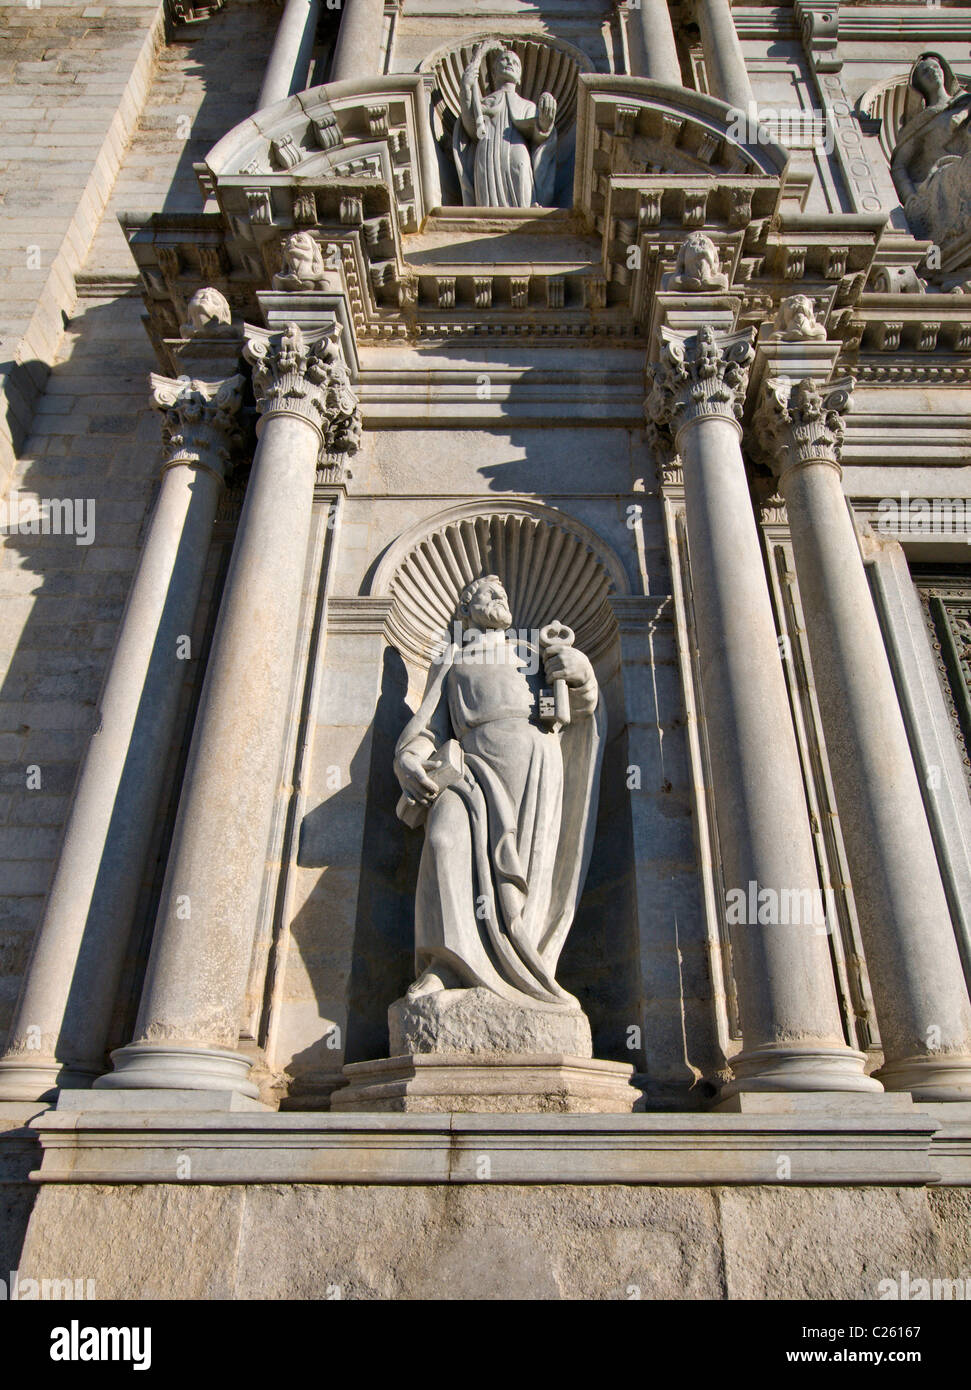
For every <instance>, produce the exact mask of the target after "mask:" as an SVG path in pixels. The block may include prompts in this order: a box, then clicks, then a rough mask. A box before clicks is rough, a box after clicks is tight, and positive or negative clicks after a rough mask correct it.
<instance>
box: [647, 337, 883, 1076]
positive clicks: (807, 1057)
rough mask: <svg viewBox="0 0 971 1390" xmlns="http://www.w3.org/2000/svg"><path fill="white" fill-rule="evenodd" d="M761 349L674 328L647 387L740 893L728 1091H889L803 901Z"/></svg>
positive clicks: (722, 838)
mask: <svg viewBox="0 0 971 1390" xmlns="http://www.w3.org/2000/svg"><path fill="white" fill-rule="evenodd" d="M751 357H752V348H751V344H750V342H749V336H748V334H734V335H731V336H728V337H724V338H721V337H717V336H716V335H715V333H714V332H713V330H712V329H710V328H705V329H702V330H701V331H700V332H699V333H698V334H697V335H696V336H694V337H691V338H688V339H686V340H685V339H682V338H680V337H679V336H677V335H675V334H673V333H671V332H670V331H668V330H664V343H663V346H662V352H661V360H660V362H658V363H657V364H656V365H655V366H654V367H653V368H652V376H653V384H652V389H651V392H650V395H649V397H648V401H647V413H648V419H649V420H650V421H653V423H654V424H655V426H659V427H660V428H661V430H662V431H663V432H664V433H665V434H667V435H668V438H669V439H670V438H671V437H672V436H673V441H674V444H675V447H676V448H677V450H678V452H679V453H680V455H681V458H682V462H683V467H684V489H685V520H686V525H687V532H688V551H689V561H690V567H691V585H692V589H693V593H694V606H695V612H696V615H697V628H698V633H697V636H698V653H699V657H700V669H701V682H702V690H703V695H704V714H705V725H706V728H707V735H708V745H709V748H710V751H711V763H712V781H713V784H714V785H713V790H714V801H715V817H716V822H717V826H718V840H719V848H720V852H721V861H722V870H723V875H724V882H725V888H726V891H727V893H728V895H729V903H730V904H732V905H733V911H731V912H729V913H728V914H727V920H728V921H729V923H730V924H731V938H732V961H733V965H734V969H735V977H736V982H737V986H738V999H739V1013H740V1015H741V1023H742V1035H743V1050H742V1052H741V1053H740V1054H739V1055H738V1056H737V1057H735V1058H734V1059H733V1061H732V1067H733V1069H734V1072H735V1080H734V1081H733V1082H732V1083H731V1084H730V1085H729V1086H728V1087H727V1088H726V1090H725V1092H724V1094H725V1095H726V1096H729V1095H732V1094H734V1093H736V1092H740V1091H789V1090H794V1091H863V1090H873V1091H878V1090H879V1089H880V1087H879V1084H878V1083H877V1082H875V1081H871V1080H870V1079H869V1078H867V1077H866V1076H864V1074H863V1063H864V1057H863V1054H862V1053H860V1052H854V1051H851V1050H850V1048H848V1047H847V1046H846V1044H845V1042H844V1039H843V1028H842V1022H841V1018H840V1013H839V1007H838V1004H837V998H836V986H835V983H834V980H833V972H832V966H831V963H830V956H829V946H828V942H827V938H826V931H825V926H824V925H823V923H822V920H821V914H820V913H819V912H818V910H817V911H812V910H805V909H803V908H800V909H799V910H795V911H794V910H793V907H794V905H797V904H804V905H808V904H813V906H815V905H816V904H817V903H818V899H819V888H818V878H817V873H816V863H815V858H814V854H813V845H812V839H811V835H810V829H809V819H808V814H807V811H806V802H805V798H804V795H803V787H802V772H801V769H800V764H799V756H798V753H797V750H796V741H795V735H794V733H793V729H792V722H791V716H790V711H789V702H788V698H787V694H786V687H785V680H784V676H783V671H782V664H781V662H780V659H779V648H778V642H777V636H776V631H775V624H774V621H773V617H772V609H771V604H770V601H769V592H768V587H767V583H766V578H765V571H764V569H763V565H762V557H761V553H760V549H759V540H758V533H757V531H756V525H755V517H754V515H753V511H752V504H751V500H750V497H749V489H748V484H747V480H746V476H745V466H744V463H743V461H742V453H741V448H740V438H741V425H740V424H739V420H738V417H739V414H740V412H741V393H742V392H743V390H744V387H745V381H746V376H747V371H748V363H749V361H750V359H751ZM740 902H741V903H742V904H744V908H743V910H742V911H741V912H740V911H739V910H738V904H739V903H740ZM773 905H774V906H773ZM793 917H795V918H796V920H795V921H793ZM807 919H808V920H807Z"/></svg>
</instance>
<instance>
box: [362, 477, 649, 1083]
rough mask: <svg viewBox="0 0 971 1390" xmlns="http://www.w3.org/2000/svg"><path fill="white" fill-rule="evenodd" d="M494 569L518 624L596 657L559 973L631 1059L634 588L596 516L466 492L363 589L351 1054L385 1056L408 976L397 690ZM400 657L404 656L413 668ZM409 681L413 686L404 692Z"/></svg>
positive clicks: (620, 1054)
mask: <svg viewBox="0 0 971 1390" xmlns="http://www.w3.org/2000/svg"><path fill="white" fill-rule="evenodd" d="M490 573H491V574H498V575H499V577H500V578H501V579H502V580H503V582H504V583H505V585H506V587H507V589H508V591H509V596H510V602H511V608H512V614H513V624H514V626H515V627H516V628H528V629H529V628H535V627H536V626H538V625H542V624H544V623H546V622H549V621H551V620H552V619H554V618H559V619H561V620H562V621H564V622H567V623H569V624H570V626H571V627H573V629H574V632H575V634H576V645H577V646H578V647H579V648H580V649H581V650H582V651H585V652H586V653H587V655H588V656H589V657H590V658H591V660H592V661H593V664H594V667H595V670H596V672H597V677H598V680H599V682H600V686H601V691H602V693H603V697H604V701H605V705H606V710H607V739H606V745H605V752H604V763H603V770H602V773H601V778H600V800H599V807H598V821H597V831H596V838H595V841H594V851H593V856H592V859H591V865H590V870H589V873H588V876H587V881H586V886H585V888H584V893H583V897H582V899H581V903H580V908H579V911H578V914H577V919H576V922H575V924H574V926H573V928H572V930H571V932H570V935H569V938H568V939H567V943H566V947H565V948H564V953H563V958H562V962H561V969H560V972H559V977H560V978H561V979H562V981H563V983H564V985H565V987H566V988H568V989H570V990H571V991H573V992H574V993H576V994H577V996H578V997H579V998H580V1000H581V1002H582V1003H583V1006H584V1008H585V1009H586V1011H587V1013H588V1014H589V1017H590V1021H591V1026H592V1028H593V1032H594V1042H595V1051H596V1055H597V1056H598V1057H607V1058H609V1059H612V1060H616V1061H631V1060H634V1061H635V1062H637V1061H638V1058H637V1057H636V1056H632V1054H631V1053H630V1051H629V1049H628V1047H627V1042H626V1038H627V1028H628V1026H629V1023H630V1020H631V1019H632V1018H636V1017H638V1013H637V1008H638V1004H637V990H638V988H639V985H638V981H639V966H638V958H637V950H638V947H637V926H636V875H635V854H634V848H633V844H634V842H633V829H632V823H631V810H630V795H629V792H628V791H627V790H626V786H625V774H626V769H627V765H628V762H629V756H628V739H627V726H626V716H625V712H624V711H625V705H624V692H623V674H622V668H621V662H620V632H619V629H618V625H617V621H616V619H615V617H614V614H613V611H612V608H611V606H610V602H609V600H610V598H611V596H613V595H618V596H622V595H628V594H629V593H630V586H629V583H628V580H627V576H626V574H625V572H624V569H623V566H622V565H621V563H620V561H619V559H618V558H617V556H616V554H615V553H614V552H613V550H612V549H611V548H610V546H609V545H607V544H605V543H604V542H603V540H601V538H600V537H599V536H598V535H597V534H596V532H594V531H593V530H592V529H591V528H590V527H588V526H585V525H584V524H583V523H582V522H579V521H577V520H575V519H574V518H572V517H569V516H567V515H565V514H564V513H562V512H560V511H557V510H556V509H555V508H552V507H547V506H543V505H542V504H539V503H533V502H527V501H522V502H515V501H513V502H507V503H504V504H501V505H496V503H494V502H487V503H477V504H474V503H464V504H459V505H457V506H454V507H450V508H449V509H447V510H446V511H443V512H439V513H437V514H436V515H434V516H431V517H426V518H425V519H424V520H423V521H422V522H420V523H418V524H417V525H416V526H413V527H411V528H410V529H408V530H407V531H405V532H403V533H402V534H401V535H400V536H399V537H398V539H397V540H396V541H395V542H393V543H392V545H390V546H389V547H388V549H387V550H386V552H385V553H384V555H383V556H382V558H381V560H380V562H379V563H378V565H377V567H376V569H375V571H374V574H373V578H372V582H371V584H370V595H369V596H370V597H373V598H379V597H380V598H385V599H387V598H390V600H391V604H390V611H389V613H388V616H387V619H386V623H385V636H386V639H387V641H388V644H389V645H388V648H387V649H386V652H385V678H384V680H383V682H382V697H381V700H380V701H379V704H378V708H377V710H376V713H375V718H374V723H373V739H372V744H371V756H370V768H369V773H368V791H367V819H366V826H365V833H364V843H365V844H366V845H367V846H368V851H367V859H366V868H365V871H364V873H363V874H362V883H361V891H360V896H359V899H358V905H357V927H356V932H355V959H354V962H353V964H352V968H351V970H350V977H349V986H348V1009H349V1013H348V1017H349V1023H348V1058H349V1060H361V1059H364V1058H366V1057H373V1056H379V1055H381V1049H382V1046H386V1027H387V1025H386V1009H387V1005H388V1003H389V1002H390V1000H391V999H393V998H396V997H398V996H400V994H401V993H403V991H404V989H405V988H406V987H407V985H408V984H409V983H410V980H411V978H412V976H411V975H410V973H409V971H410V970H411V956H410V949H411V942H412V941H413V933H414V915H413V914H414V889H415V882H416V879H417V868H418V857H419V855H420V852H421V832H420V831H410V830H405V829H404V828H403V827H402V826H401V824H400V823H399V822H398V821H397V820H396V819H395V816H394V806H395V802H396V800H397V794H398V789H397V786H396V784H395V782H394V777H393V773H392V770H391V769H392V761H393V756H394V744H395V740H396V739H397V737H398V735H399V734H400V732H401V729H402V728H403V727H404V722H405V718H406V712H405V709H404V704H403V701H404V699H405V696H406V695H407V704H408V705H409V706H410V707H412V708H414V707H415V706H416V705H417V703H418V701H419V700H420V698H421V695H422V693H423V689H424V685H425V678H426V674H427V669H428V666H429V664H430V661H431V657H432V654H433V653H434V651H435V649H436V647H438V646H439V645H440V643H441V641H442V640H443V639H444V637H445V636H446V635H448V632H449V629H450V626H451V621H452V617H453V614H454V611H455V607H456V603H457V600H458V597H459V594H460V592H461V590H462V588H463V586H464V585H465V584H466V583H468V581H469V580H470V579H472V578H475V577H478V576H479V575H481V574H490ZM403 667H407V678H406V676H405V671H404V669H403ZM406 686H407V690H406Z"/></svg>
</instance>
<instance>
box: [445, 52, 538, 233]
mask: <svg viewBox="0 0 971 1390" xmlns="http://www.w3.org/2000/svg"><path fill="white" fill-rule="evenodd" d="M484 60H487V62H488V74H489V90H488V91H487V92H486V94H485V95H483V93H482V90H481V87H480V78H479V75H480V70H481V67H482V63H483V61H484ZM522 76H523V69H522V63H521V62H520V60H519V57H518V56H517V54H516V53H514V52H513V50H512V49H511V48H506V47H505V45H504V44H502V43H500V41H499V40H498V39H486V40H485V42H484V43H480V44H479V45H478V46H477V47H476V49H475V51H474V53H473V55H472V61H471V62H470V63H469V65H468V67H467V68H466V69H465V72H464V74H463V76H462V94H461V98H462V109H461V114H460V119H459V120H457V121H456V122H455V132H454V135H453V150H454V153H455V163H456V165H457V167H458V172H459V179H460V181H461V185H462V201H463V203H464V204H465V206H466V207H480V208H486V207H489V208H531V207H552V206H553V202H554V190H555V183H556V127H555V124H554V122H555V120H556V101H555V99H554V98H553V97H552V96H551V95H550V93H549V92H543V94H542V95H541V96H540V99H539V101H538V102H532V101H527V100H526V98H525V97H523V96H520V94H519V85H520V83H521V81H522Z"/></svg>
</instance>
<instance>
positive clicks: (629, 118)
mask: <svg viewBox="0 0 971 1390" xmlns="http://www.w3.org/2000/svg"><path fill="white" fill-rule="evenodd" d="M579 81H580V103H579V120H578V128H577V154H576V159H577V179H576V197H575V205H576V206H577V207H579V208H583V209H584V210H586V211H589V212H591V213H592V214H593V215H594V217H598V216H600V215H602V213H603V212H604V210H605V207H606V203H607V194H608V185H609V182H610V180H611V178H613V177H616V176H625V175H627V176H635V177H636V176H638V175H647V176H655V175H659V174H673V175H692V174H704V175H708V176H711V175H722V176H737V177H744V178H756V179H762V180H765V181H766V182H767V183H768V182H771V183H773V184H775V185H776V186H777V187H781V184H782V182H783V181H784V179H785V175H786V171H787V169H788V165H789V155H788V152H787V151H786V150H785V149H784V148H783V147H782V146H781V145H779V144H777V143H776V142H775V141H773V140H771V139H769V138H767V134H766V132H765V131H764V130H763V129H762V128H761V127H758V126H752V125H751V124H750V123H749V122H748V121H747V120H743V119H739V117H740V113H739V112H738V111H737V110H736V109H735V108H734V107H731V106H729V105H728V104H727V103H726V102H724V101H719V100H718V99H717V98H715V97H710V96H706V95H705V94H704V93H703V92H692V91H689V90H688V89H687V88H685V87H673V86H670V85H668V84H667V83H665V82H655V81H652V80H649V79H648V78H641V77H602V76H600V75H599V74H596V73H594V74H585V75H583V76H581V78H580V80H579Z"/></svg>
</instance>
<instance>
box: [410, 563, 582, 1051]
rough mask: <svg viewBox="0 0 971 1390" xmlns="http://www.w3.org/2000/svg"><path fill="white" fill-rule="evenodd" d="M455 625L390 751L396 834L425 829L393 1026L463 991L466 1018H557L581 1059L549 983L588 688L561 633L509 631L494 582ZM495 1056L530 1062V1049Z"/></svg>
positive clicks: (573, 849) (560, 934)
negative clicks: (406, 974) (412, 965)
mask: <svg viewBox="0 0 971 1390" xmlns="http://www.w3.org/2000/svg"><path fill="white" fill-rule="evenodd" d="M458 611H459V615H460V617H461V619H462V621H463V623H464V624H465V630H464V631H463V634H462V637H463V640H462V641H461V642H460V643H452V644H450V645H449V646H448V647H447V648H446V650H445V652H444V655H443V656H442V657H441V659H440V660H437V661H436V662H435V663H434V664H433V666H432V668H431V671H430V674H429V680H428V686H427V690H426V693H425V696H424V699H423V700H422V703H421V707H420V708H419V710H418V712H417V714H415V715H414V716H413V718H412V719H411V720H410V721H409V723H408V724H407V725H406V727H405V729H404V732H403V733H402V735H401V737H400V738H399V740H398V744H397V748H396V752H395V772H396V774H397V777H398V780H399V782H400V784H401V786H402V788H403V791H404V795H403V797H402V799H401V802H399V806H398V814H399V816H401V818H402V819H404V820H405V821H407V822H408V823H410V824H414V823H415V822H416V821H418V820H420V819H422V818H423V819H424V824H425V843H424V846H423V849H422V857H421V865H420V869H419V874H418V889H417V896H416V902H415V957H416V968H417V973H418V978H417V979H416V981H415V983H414V984H413V985H412V986H411V988H410V989H409V991H408V994H407V996H406V998H405V1000H403V1001H399V1006H393V1010H392V1012H393V1011H394V1007H400V1006H401V1005H404V1006H406V1007H410V1008H412V1009H415V1008H417V1007H418V1006H426V1014H427V1006H428V1005H429V1004H430V1003H432V1001H446V1004H447V1003H448V1002H449V1001H451V1002H452V1003H456V1002H457V1003H458V1004H459V1006H461V1005H462V1003H463V999H462V996H467V995H469V994H470V992H474V996H475V1008H476V1011H477V1012H478V1013H480V1014H481V1012H482V1010H483V1008H484V1009H485V1010H486V1011H487V1012H488V1011H489V1010H490V1009H493V1008H494V1009H497V1010H498V1015H499V1016H502V1014H503V1010H504V1009H505V1016H506V1017H509V1016H511V1015H517V1010H518V1015H517V1016H518V1017H520V1018H521V1016H522V1014H523V1011H526V1012H527V1014H528V1013H529V1012H530V1011H536V1010H541V1011H542V1010H545V1011H547V1015H548V1013H549V1011H554V1012H555V1011H568V1012H570V1013H571V1014H572V1016H573V1017H574V1018H577V1017H578V1018H580V1019H582V1021H583V1025H584V1028H585V1029H586V1038H587V1042H586V1044H585V1047H586V1055H589V1026H588V1025H587V1024H586V1020H585V1018H584V1017H583V1015H582V1013H580V1012H579V1005H578V1003H577V1000H576V999H575V998H574V997H573V996H572V995H570V994H568V993H567V992H566V990H564V989H563V988H562V987H561V986H560V985H559V984H557V981H556V978H555V975H556V966H557V961H558V959H559V955H560V951H561V949H562V946H563V943H564V941H565V939H566V936H567V933H568V931H569V929H570V926H571V924H572V922H573V917H574V913H575V911H576V906H577V902H578V900H579V897H580V892H581V889H582V886H583V881H584V878H585V876H586V871H587V865H588V862H589V858H590V851H591V845H592V840H593V832H594V824H595V820H596V807H597V794H598V788H599V778H600V763H601V754H602V749H603V741H604V732H605V720H604V716H603V713H602V708H601V701H600V695H599V690H598V686H597V680H596V677H595V675H594V671H593V667H592V666H591V664H590V662H589V660H588V659H587V657H586V656H585V655H584V654H583V653H582V652H580V651H579V650H578V649H577V648H576V647H575V646H573V645H572V643H573V634H572V632H571V631H570V629H569V628H563V627H562V626H561V625H559V624H556V623H552V624H550V625H549V626H547V627H545V628H543V629H542V631H541V632H540V633H539V634H538V638H537V640H536V641H535V642H534V641H527V640H525V639H524V638H522V637H519V638H517V637H516V635H515V634H514V633H512V632H510V631H509V629H510V626H511V624H512V615H511V612H510V609H509V600H508V598H507V596H506V592H505V589H504V588H503V586H502V584H501V582H500V580H499V579H498V578H497V577H496V576H495V575H485V576H484V577H482V578H480V579H476V580H473V581H472V582H471V583H470V584H468V585H466V587H465V589H464V590H463V591H462V594H461V598H460V601H459V610H458ZM544 675H545V681H546V682H549V683H551V684H552V686H553V690H552V692H550V693H544V691H543V689H542V686H543V678H544ZM490 1000H491V1001H493V1002H492V1003H490ZM502 1001H505V1003H503V1002H502ZM510 1005H512V1006H516V1008H514V1009H513V1010H510V1009H509V1006H510ZM472 1012H473V1011H472V1010H471V1009H467V1010H466V1017H467V1019H468V1018H469V1017H470V1016H471V1014H472ZM496 1016H497V1015H496V1014H495V1012H493V1021H494V1020H495V1017H496ZM470 1026H472V1027H474V1021H473V1023H472V1024H471V1025H470ZM529 1027H530V1025H529V1024H527V1025H526V1029H527V1032H528V1029H529ZM500 1031H501V1030H500ZM523 1036H524V1034H523V1030H522V1027H521V1026H520V1032H519V1037H520V1038H522V1037H523ZM532 1036H534V1035H533V1034H530V1037H532ZM453 1045H454V1044H453ZM501 1045H504V1046H508V1047H511V1049H512V1050H518V1051H521V1052H528V1051H539V1050H540V1046H539V1045H537V1044H536V1043H535V1041H533V1042H526V1043H524V1042H522V1041H520V1042H519V1043H518V1044H517V1042H516V1040H515V1039H513V1040H512V1041H510V1040H509V1039H506V1040H505V1041H504V1042H503V1043H502V1044H501ZM463 1046H468V1043H467V1042H465V1043H463ZM575 1046H576V1045H571V1046H569V1047H566V1046H564V1045H563V1044H562V1043H561V1044H560V1045H559V1049H557V1047H556V1046H555V1045H554V1046H553V1047H552V1048H551V1050H554V1051H555V1050H561V1051H572V1050H574V1047H575ZM412 1050H420V1049H419V1048H413V1049H412ZM429 1050H431V1049H429ZM459 1050H461V1048H460V1049H459ZM470 1050H471V1049H470Z"/></svg>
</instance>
